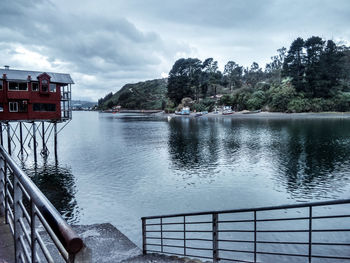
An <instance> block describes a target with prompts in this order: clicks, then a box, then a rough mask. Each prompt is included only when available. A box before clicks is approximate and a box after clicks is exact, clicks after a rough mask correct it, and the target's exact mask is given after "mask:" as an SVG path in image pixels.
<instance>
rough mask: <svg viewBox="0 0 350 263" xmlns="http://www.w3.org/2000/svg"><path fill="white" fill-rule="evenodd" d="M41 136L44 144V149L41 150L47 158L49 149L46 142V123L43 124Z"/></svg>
mask: <svg viewBox="0 0 350 263" xmlns="http://www.w3.org/2000/svg"><path fill="white" fill-rule="evenodd" d="M41 135H42V144H43V149H42V150H41V154H42V155H43V156H45V157H46V156H47V147H46V141H45V122H43V121H42V122H41Z"/></svg>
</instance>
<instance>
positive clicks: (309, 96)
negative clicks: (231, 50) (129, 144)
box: [99, 36, 350, 112]
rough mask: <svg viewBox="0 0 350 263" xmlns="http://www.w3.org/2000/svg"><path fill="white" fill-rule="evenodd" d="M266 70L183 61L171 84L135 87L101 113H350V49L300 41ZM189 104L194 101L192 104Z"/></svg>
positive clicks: (104, 104) (104, 102) (106, 102)
mask: <svg viewBox="0 0 350 263" xmlns="http://www.w3.org/2000/svg"><path fill="white" fill-rule="evenodd" d="M277 52H278V54H277V55H276V56H273V57H271V62H270V63H268V64H267V65H266V66H265V69H262V68H261V67H260V66H259V65H258V63H256V62H254V63H252V65H251V66H250V67H247V68H244V67H243V66H240V65H239V64H237V63H236V62H234V61H229V62H227V64H226V65H225V67H224V71H223V73H222V72H221V71H219V70H218V63H217V61H215V60H214V59H213V58H208V59H206V60H204V61H203V62H202V61H201V60H199V59H197V58H181V59H179V60H177V61H176V62H175V64H174V65H173V67H172V69H171V70H170V72H169V78H168V82H167V83H166V81H165V80H154V81H147V82H141V83H138V84H133V85H136V86H133V87H135V89H136V87H140V90H139V91H138V92H133V93H132V92H130V91H128V90H130V88H131V86H132V85H130V84H128V85H125V86H124V87H123V88H122V89H121V90H120V91H118V92H117V93H116V94H114V95H113V94H112V93H111V94H108V95H107V96H106V97H105V98H104V99H101V100H100V101H99V107H100V108H110V107H111V106H113V105H117V104H118V105H121V106H122V107H126V108H144V109H155V108H157V109H165V110H166V111H167V112H173V111H175V110H176V108H179V107H182V106H184V105H185V104H184V99H186V104H187V105H189V106H190V107H191V108H192V110H197V111H203V110H208V111H210V110H212V109H213V108H214V107H215V106H220V105H230V106H232V107H233V108H234V109H235V110H245V109H248V110H257V109H263V110H268V111H279V112H310V111H312V112H320V111H349V110H350V48H349V47H347V46H344V45H337V44H336V43H334V42H333V41H332V40H328V41H325V40H323V39H322V38H320V37H317V36H313V37H310V38H309V39H307V40H303V39H302V38H297V39H296V40H294V41H293V42H292V44H291V46H290V48H289V50H287V49H286V48H284V47H283V48H281V49H278V50H277ZM189 101H190V102H189Z"/></svg>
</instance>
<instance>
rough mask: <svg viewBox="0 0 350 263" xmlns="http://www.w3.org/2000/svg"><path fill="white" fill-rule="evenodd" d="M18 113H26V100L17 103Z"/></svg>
mask: <svg viewBox="0 0 350 263" xmlns="http://www.w3.org/2000/svg"><path fill="white" fill-rule="evenodd" d="M18 111H19V112H28V102H27V101H26V100H22V101H18Z"/></svg>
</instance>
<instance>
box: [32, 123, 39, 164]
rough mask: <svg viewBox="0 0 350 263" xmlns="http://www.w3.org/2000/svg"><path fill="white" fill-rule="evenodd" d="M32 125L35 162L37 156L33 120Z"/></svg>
mask: <svg viewBox="0 0 350 263" xmlns="http://www.w3.org/2000/svg"><path fill="white" fill-rule="evenodd" d="M32 126H33V145H34V147H33V148H34V162H35V163H36V161H37V159H38V158H37V155H36V125H35V122H33V124H32Z"/></svg>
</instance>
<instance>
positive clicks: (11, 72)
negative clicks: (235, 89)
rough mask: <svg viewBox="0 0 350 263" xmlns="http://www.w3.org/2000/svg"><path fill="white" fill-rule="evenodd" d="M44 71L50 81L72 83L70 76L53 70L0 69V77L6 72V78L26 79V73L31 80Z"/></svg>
mask: <svg viewBox="0 0 350 263" xmlns="http://www.w3.org/2000/svg"><path fill="white" fill-rule="evenodd" d="M43 73H46V74H48V75H49V76H50V77H51V79H50V81H51V82H55V83H63V84H74V81H73V80H72V78H71V76H70V75H69V74H65V73H53V72H42V71H30V70H16V69H0V79H3V78H2V76H3V74H6V77H7V79H8V80H22V81H27V80H28V75H30V76H31V78H32V80H35V79H37V78H38V76H39V75H41V74H43Z"/></svg>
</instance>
